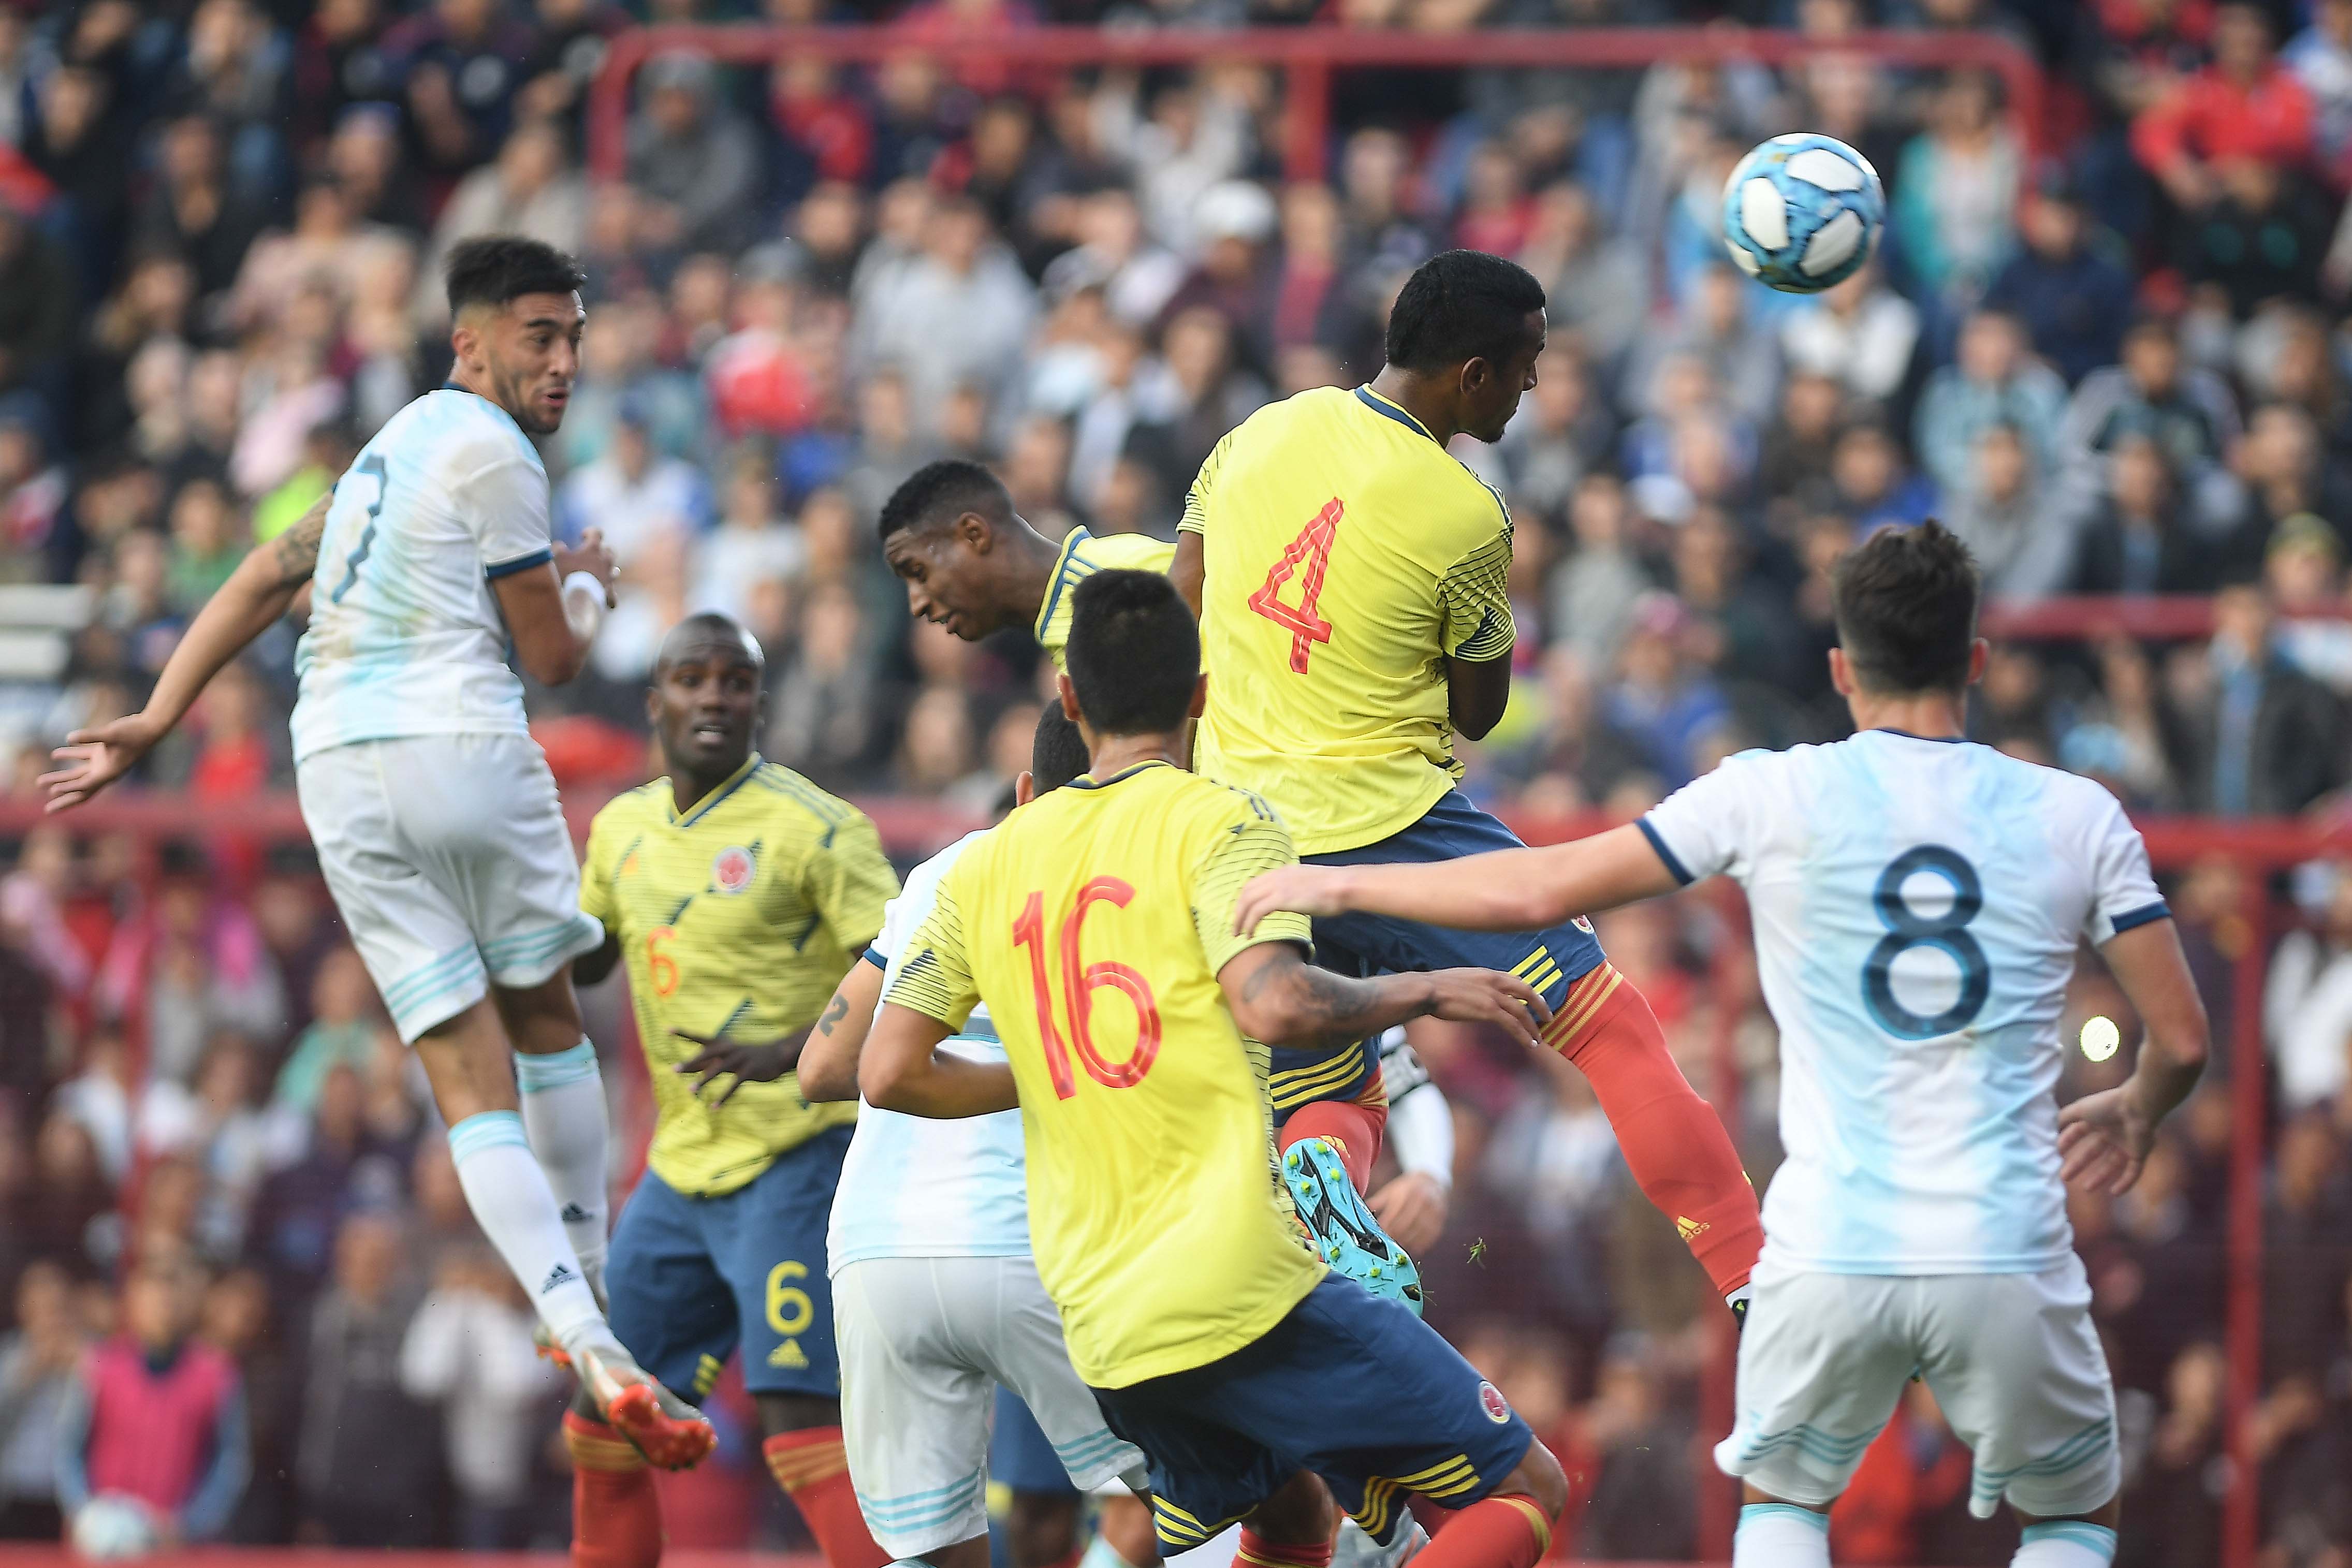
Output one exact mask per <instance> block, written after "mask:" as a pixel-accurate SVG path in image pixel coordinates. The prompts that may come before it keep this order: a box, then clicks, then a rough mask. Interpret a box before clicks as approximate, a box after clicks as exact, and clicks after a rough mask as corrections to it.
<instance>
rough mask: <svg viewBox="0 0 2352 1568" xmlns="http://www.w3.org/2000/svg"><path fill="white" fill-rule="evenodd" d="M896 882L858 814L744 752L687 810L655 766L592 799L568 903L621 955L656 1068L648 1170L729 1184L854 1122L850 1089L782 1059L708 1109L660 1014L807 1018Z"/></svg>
mask: <svg viewBox="0 0 2352 1568" xmlns="http://www.w3.org/2000/svg"><path fill="white" fill-rule="evenodd" d="M897 893H898V878H897V876H895V875H894V874H893V873H891V870H890V862H888V861H887V860H886V859H884V858H883V854H882V841H881V839H880V838H879V837H878V836H877V834H876V832H875V831H874V824H873V823H872V822H870V821H866V816H865V813H863V812H861V811H859V810H857V809H856V807H854V806H851V805H849V804H848V803H847V802H846V801H844V800H835V798H834V797H833V796H831V795H828V794H826V793H825V792H824V790H822V789H818V788H817V787H816V786H815V785H814V784H811V783H810V782H809V781H808V780H807V779H803V778H802V777H801V776H800V775H799V774H797V773H794V772H793V771H792V770H791V769H790V768H779V767H777V766H775V765H774V764H773V763H767V762H762V761H761V759H760V757H759V754H758V753H756V752H754V753H753V754H752V756H751V760H750V761H749V762H747V763H745V764H744V765H743V768H742V769H741V770H740V771H739V772H738V773H736V774H735V776H734V777H733V778H731V779H729V780H728V781H727V782H726V783H724V784H722V785H720V786H719V788H718V789H713V790H712V791H711V792H710V793H709V795H707V796H705V797H704V798H703V799H702V800H700V801H699V802H698V803H697V805H696V806H695V808H694V810H691V811H688V813H687V814H686V815H685V816H684V817H680V816H679V815H678V814H677V797H676V796H675V795H674V794H672V793H671V790H670V782H669V780H668V779H655V780H654V781H653V782H652V783H650V784H647V785H645V786H643V787H642V788H640V789H632V790H630V791H629V792H628V793H627V794H625V795H621V796H617V797H615V798H614V800H613V801H612V802H611V804H609V805H607V806H606V807H605V808H604V810H601V811H599V812H597V813H596V821H595V825H594V826H593V827H592V828H590V829H589V831H588V857H587V864H586V865H585V866H583V867H582V868H581V873H580V906H581V908H583V909H584V910H586V911H587V912H588V913H589V914H591V915H594V916H595V917H596V918H597V919H599V920H601V921H603V922H604V929H605V930H607V931H609V932H611V933H613V935H614V936H616V937H618V938H619V939H620V944H621V954H622V956H623V957H624V959H625V961H626V962H627V964H628V967H629V997H630V999H631V1000H632V1001H633V1002H634V1003H635V1007H636V1010H637V1033H638V1035H639V1036H640V1037H641V1038H642V1039H643V1041H644V1044H645V1051H646V1067H647V1068H648V1069H650V1070H651V1072H652V1076H653V1082H654V1105H655V1111H656V1122H655V1125H654V1142H653V1148H652V1150H651V1152H650V1153H649V1155H647V1159H646V1163H647V1164H648V1165H650V1166H652V1167H653V1170H654V1173H655V1174H656V1175H657V1176H660V1177H661V1178H662V1180H664V1181H666V1182H667V1183H669V1185H670V1186H674V1187H676V1188H677V1190H678V1191H680V1192H682V1193H686V1194H688V1196H690V1197H716V1196H718V1195H719V1194H720V1193H726V1192H732V1191H734V1190H735V1189H736V1188H737V1187H739V1186H742V1185H743V1184H744V1183H746V1182H748V1181H750V1180H751V1178H752V1177H754V1176H758V1175H759V1174H760V1173H761V1171H763V1170H765V1169H767V1168H768V1166H770V1165H771V1164H772V1162H773V1161H774V1160H775V1158H776V1156H777V1155H781V1154H782V1153H783V1152H784V1151H785V1150H787V1149H790V1148H792V1147H793V1146H794V1145H799V1144H802V1143H804V1142H806V1141H807V1140H808V1139H809V1138H811V1137H814V1135H815V1134H818V1133H820V1132H822V1131H823V1130H824V1129H825V1128H827V1127H840V1126H846V1125H848V1124H851V1123H853V1122H855V1121H856V1119H857V1107H856V1105H855V1104H854V1103H851V1104H826V1105H816V1106H811V1105H809V1104H807V1103H804V1102H803V1100H802V1099H801V1093H800V1085H799V1082H798V1081H797V1080H795V1079H794V1078H793V1076H792V1075H791V1074H789V1073H788V1074H786V1075H785V1076H784V1077H782V1078H781V1079H779V1080H777V1081H776V1082H773V1083H746V1084H744V1085H743V1086H742V1087H741V1088H740V1089H738V1090H737V1091H736V1092H735V1094H734V1097H733V1098H732V1099H730V1100H729V1101H728V1102H727V1103H726V1105H725V1106H723V1107H722V1108H720V1109H718V1110H712V1109H711V1108H710V1107H709V1105H708V1104H707V1103H703V1102H702V1101H700V1100H698V1099H697V1098H696V1096H695V1093H694V1081H693V1080H692V1079H690V1078H686V1077H682V1076H680V1075H679V1074H678V1073H677V1072H675V1071H672V1069H674V1068H675V1067H676V1066H677V1064H678V1063H679V1062H681V1061H686V1060H687V1059H688V1058H689V1057H691V1056H693V1055H694V1054H695V1052H696V1051H698V1049H699V1048H698V1047H697V1046H696V1045H694V1044H693V1043H691V1042H690V1041H688V1040H679V1039H678V1038H677V1037H676V1036H675V1035H673V1034H671V1033H670V1030H674V1029H682V1030H688V1032H690V1033H693V1034H698V1035H703V1036H707V1037H713V1038H716V1037H719V1036H725V1037H728V1038H730V1039H736V1040H773V1039H775V1038H777V1037H779V1036H782V1035H787V1034H790V1033H792V1031H793V1030H796V1029H800V1028H802V1027H803V1026H804V1025H807V1024H809V1023H811V1022H814V1020H815V1019H816V1016H817V1012H818V1010H819V1009H822V1008H823V1007H824V1004H825V999H826V998H829V997H831V996H832V995H833V989H834V988H835V986H837V985H839V984H840V983H841V977H842V976H844V975H845V974H847V973H848V972H849V966H850V965H851V964H852V963H854V962H856V958H857V956H858V955H859V954H861V953H863V952H864V951H865V950H866V944H867V943H869V942H871V941H873V939H874V936H875V934H876V933H877V932H878V931H880V930H881V929H882V907H883V905H884V904H887V903H889V901H890V900H891V898H892V897H894V896H895V895H896V894H897Z"/></svg>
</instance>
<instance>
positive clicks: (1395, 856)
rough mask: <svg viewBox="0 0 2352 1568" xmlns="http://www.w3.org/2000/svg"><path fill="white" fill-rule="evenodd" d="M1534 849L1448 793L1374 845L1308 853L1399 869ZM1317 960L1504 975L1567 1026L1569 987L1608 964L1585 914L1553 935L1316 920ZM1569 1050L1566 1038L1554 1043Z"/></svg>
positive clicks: (1351, 971) (1363, 971)
mask: <svg viewBox="0 0 2352 1568" xmlns="http://www.w3.org/2000/svg"><path fill="white" fill-rule="evenodd" d="M1526 847H1527V846H1526V845H1525V844H1523V843H1521V842H1520V841H1519V837H1518V835H1517V833H1514V832H1512V831H1511V830H1510V829H1508V828H1507V827H1505V826H1503V824H1502V823H1500V822H1498V821H1496V820H1495V819H1494V818H1492V817H1490V816H1488V815H1487V814H1486V812H1484V811H1482V810H1479V809H1478V808H1477V807H1475V806H1474V805H1472V804H1471V803H1470V798H1469V797H1468V796H1466V795H1465V794H1463V793H1462V791H1461V790H1459V789H1454V790H1449V791H1448V792H1447V793H1446V794H1445V796H1444V798H1443V799H1441V800H1439V801H1438V802H1437V804H1435V805H1434V806H1432V807H1431V808H1430V809H1429V810H1428V811H1427V812H1426V813H1424V814H1423V817H1422V819H1421V820H1420V821H1417V822H1415V823H1413V824H1412V826H1411V827H1409V828H1405V829H1402V831H1398V832H1394V833H1391V834H1390V835H1389V836H1388V837H1387V838H1385V839H1381V840H1380V841H1377V842H1374V843H1369V844H1364V845H1361V846H1360V847H1358V848H1356V849H1352V850H1334V851H1332V852H1330V853H1328V854H1319V855H1304V856H1301V857H1300V858H1301V859H1303V860H1304V861H1306V862H1307V864H1308V865H1397V864H1403V863H1416V864H1418V863H1425V862H1431V861H1452V860H1460V859H1462V858H1463V857H1464V856H1465V855H1482V854H1485V853H1486V852H1488V851H1489V850H1518V849H1525V848H1526ZM1315 961H1316V962H1317V963H1318V964H1320V965H1322V966H1323V967H1325V968H1327V969H1336V970H1338V971H1339V973H1340V974H1343V975H1354V976H1359V977H1368V976H1372V975H1399V974H1404V973H1406V972H1407V971H1410V970H1413V969H1457V968H1479V969H1499V970H1501V971H1503V972H1504V973H1506V974H1511V975H1517V976H1518V977H1519V978H1521V979H1523V980H1525V981H1527V982H1528V984H1529V985H1531V986H1533V987H1534V988H1536V989H1537V990H1538V991H1541V992H1542V993H1543V998H1544V1000H1545V1001H1546V1002H1547V1003H1549V1005H1550V1007H1551V1009H1552V1012H1553V1015H1554V1018H1555V1020H1556V1021H1557V1022H1559V1023H1562V1024H1565V1023H1567V1022H1568V1021H1569V1019H1568V1016H1567V1015H1566V1014H1564V1013H1563V1012H1562V1010H1561V1009H1562V1007H1563V1005H1564V1004H1565V1003H1566V1002H1567V1000H1568V992H1569V988H1570V987H1571V986H1573V985H1574V984H1575V983H1576V982H1577V981H1578V980H1580V979H1582V978H1583V977H1585V976H1586V975H1588V974H1591V972H1592V971H1593V970H1595V969H1598V968H1599V967H1601V965H1602V964H1603V963H1604V962H1605V961H1606V959H1605V958H1604V956H1603V955H1602V954H1601V939H1600V938H1599V937H1597V936H1593V934H1592V923H1591V921H1589V920H1587V919H1585V918H1584V917H1583V916H1582V915H1578V916H1577V917H1576V918H1575V919H1573V920H1570V921H1568V922H1566V923H1565V924H1563V925H1555V926H1553V927H1552V928H1551V929H1549V931H1527V932H1498V931H1454V930H1451V929H1449V928H1447V927H1445V926H1443V925H1424V924H1423V923H1422V922H1420V921H1418V920H1399V919H1397V918H1395V917H1393V916H1391V915H1335V916H1333V917H1332V918H1330V919H1328V920H1318V921H1316V922H1315ZM1551 1043H1552V1044H1554V1045H1556V1046H1557V1045H1562V1044H1565V1043H1566V1041H1565V1040H1561V1039H1554V1040H1551Z"/></svg>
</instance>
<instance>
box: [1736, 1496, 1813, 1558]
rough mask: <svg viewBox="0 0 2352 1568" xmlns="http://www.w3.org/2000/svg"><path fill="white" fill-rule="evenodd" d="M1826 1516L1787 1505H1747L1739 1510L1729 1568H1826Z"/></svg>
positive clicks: (1765, 1503)
mask: <svg viewBox="0 0 2352 1568" xmlns="http://www.w3.org/2000/svg"><path fill="white" fill-rule="evenodd" d="M1829 1563H1830V1516H1829V1515H1828V1514H1825V1513H1815V1512H1814V1511H1812V1510H1811V1509H1810V1508H1799V1507H1798V1506H1797V1505H1796V1504H1794V1503H1790V1502H1751V1503H1749V1504H1748V1505H1747V1506H1746V1507H1744V1508H1742V1509H1741V1510H1740V1511H1739V1529H1738V1532H1737V1533H1735V1534H1734V1535H1733V1536H1732V1538H1731V1568H1829Z"/></svg>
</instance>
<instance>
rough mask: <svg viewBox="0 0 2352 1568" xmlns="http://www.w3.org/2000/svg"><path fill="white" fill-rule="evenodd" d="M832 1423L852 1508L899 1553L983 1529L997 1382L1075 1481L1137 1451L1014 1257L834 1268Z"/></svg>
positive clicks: (1108, 1476) (1106, 1471) (1093, 1480)
mask: <svg viewBox="0 0 2352 1568" xmlns="http://www.w3.org/2000/svg"><path fill="white" fill-rule="evenodd" d="M833 1315H834V1332H835V1336H836V1338H837V1340H838V1342H839V1345H840V1351H841V1432H842V1441H843V1444H844V1446H845V1448H847V1449H848V1452H849V1479H850V1481H851V1482H852V1484H853V1485H855V1486H856V1489H857V1507H858V1511H860V1512H861V1513H863V1514H864V1515H865V1516H866V1528H867V1529H869V1530H871V1531H873V1532H874V1540H875V1542H876V1543H877V1544H878V1545H879V1546H881V1548H882V1549H883V1550H884V1551H886V1552H889V1553H890V1555H891V1556H893V1557H897V1558H908V1557H919V1556H921V1555H922V1554H923V1553H924V1552H931V1551H936V1550H938V1549H939V1548H940V1547H942V1546H949V1545H952V1544H954V1543H955V1542H959V1541H970V1540H971V1538H972V1537H974V1536H976V1535H984V1534H986V1533H987V1531H988V1438H989V1428H990V1427H991V1425H992V1423H993V1421H994V1419H995V1414H996V1387H995V1385H997V1384H1000V1383H1001V1384H1003V1385H1004V1386H1005V1387H1006V1388H1009V1389H1011V1390H1012V1391H1013V1393H1014V1394H1016V1395H1018V1396H1020V1398H1021V1400H1022V1402H1023V1403H1024V1404H1025V1405H1027V1406H1029V1412H1030V1414H1031V1415H1033V1416H1036V1417H1037V1425H1038V1426H1039V1427H1041V1428H1043V1429H1044V1431H1045V1437H1046V1438H1047V1440H1048V1441H1050V1442H1051V1443H1052V1444H1053V1445H1054V1452H1055V1454H1056V1455H1058V1456H1059V1457H1060V1458H1061V1461H1062V1467H1063V1469H1066V1470H1068V1471H1069V1472H1070V1480H1071V1482H1072V1484H1074V1485H1075V1486H1076V1487H1077V1488H1078V1490H1081V1491H1092V1490H1095V1489H1097V1487H1100V1486H1102V1485H1103V1484H1104V1483H1106V1482H1108V1481H1110V1480H1113V1479H1117V1478H1118V1477H1119V1476H1120V1475H1122V1474H1126V1473H1134V1474H1135V1476H1136V1479H1139V1480H1140V1479H1142V1478H1141V1471H1142V1469H1143V1463H1144V1460H1143V1453H1142V1450H1141V1449H1139V1448H1134V1447H1132V1446H1131V1445H1129V1444H1127V1443H1124V1442H1121V1441H1120V1440H1119V1439H1118V1437H1113V1436H1112V1435H1111V1432H1110V1429H1109V1428H1108V1427H1106V1426H1105V1425H1104V1424H1103V1417H1102V1411H1101V1409H1100V1407H1098V1406H1097V1405H1096V1404H1095V1396H1094V1393H1093V1391H1092V1390H1090V1389H1088V1388H1087V1385H1085V1384H1084V1383H1083V1382H1081V1381H1080V1380H1079V1378H1078V1375H1077V1373H1076V1371H1075V1370H1074V1369H1072V1367H1071V1365H1070V1353H1069V1350H1068V1348H1067V1347H1066V1345H1065V1344H1064V1343H1062V1319H1061V1314H1060V1313H1058V1312H1055V1310H1054V1303H1053V1301H1051V1300H1049V1299H1048V1298H1047V1297H1046V1294H1045V1286H1044V1285H1043V1284H1042V1283H1040V1282H1039V1281H1038V1279H1037V1265H1036V1263H1035V1262H1034V1260H1031V1259H1029V1258H1025V1257H1020V1258H865V1259H860V1260H858V1261H856V1262H855V1263H845V1264H843V1265H842V1266H841V1268H840V1269H839V1270H836V1271H835V1274H834V1276H833Z"/></svg>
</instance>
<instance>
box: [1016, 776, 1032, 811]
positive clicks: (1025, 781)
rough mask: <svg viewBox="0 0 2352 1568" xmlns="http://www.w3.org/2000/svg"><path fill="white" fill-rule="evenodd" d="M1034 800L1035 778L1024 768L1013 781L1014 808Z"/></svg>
mask: <svg viewBox="0 0 2352 1568" xmlns="http://www.w3.org/2000/svg"><path fill="white" fill-rule="evenodd" d="M1036 798H1037V776H1036V775H1035V774H1034V773H1032V772H1030V771H1029V769H1027V768H1023V769H1022V770H1021V771H1020V773H1019V774H1017V775H1015V776H1014V778H1013V805H1014V806H1015V807H1016V808H1018V807H1022V806H1025V805H1027V804H1028V803H1029V802H1030V801H1032V800H1035V799H1036Z"/></svg>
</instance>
